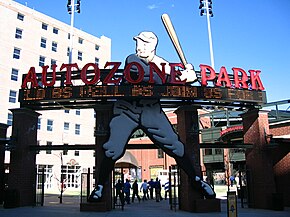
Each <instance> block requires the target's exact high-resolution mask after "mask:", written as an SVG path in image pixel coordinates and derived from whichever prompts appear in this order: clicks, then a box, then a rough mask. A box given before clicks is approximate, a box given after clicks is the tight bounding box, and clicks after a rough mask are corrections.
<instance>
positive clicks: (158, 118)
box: [141, 104, 216, 198]
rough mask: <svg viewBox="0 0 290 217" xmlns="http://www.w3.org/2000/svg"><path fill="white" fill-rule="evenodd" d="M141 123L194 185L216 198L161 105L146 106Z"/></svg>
mask: <svg viewBox="0 0 290 217" xmlns="http://www.w3.org/2000/svg"><path fill="white" fill-rule="evenodd" d="M141 124H142V126H143V128H144V131H145V132H146V134H147V135H148V136H149V137H150V138H151V139H152V140H153V142H154V143H155V144H156V145H158V146H159V147H160V148H162V149H163V150H164V152H165V153H166V154H168V155H169V156H171V157H173V158H174V159H175V160H176V163H177V164H178V166H179V167H180V168H182V169H183V170H184V172H185V173H186V174H187V175H188V176H189V177H190V178H191V180H192V182H191V183H192V185H193V186H194V187H195V188H199V190H200V191H201V192H202V193H203V195H204V196H205V197H206V198H215V196H216V194H215V192H214V190H213V188H212V187H211V186H210V184H208V183H207V182H205V181H203V180H202V179H201V178H200V177H199V176H197V175H196V174H197V173H196V171H195V168H194V164H193V160H191V159H190V157H189V156H188V155H187V154H186V153H185V152H184V144H183V143H182V142H181V141H180V139H179V137H178V135H177V133H176V132H175V131H174V129H173V127H172V125H171V123H170V121H169V120H168V118H167V116H166V114H165V113H164V112H163V110H162V109H161V107H160V105H158V104H155V105H152V106H151V107H148V108H147V107H144V109H143V112H142V116H141Z"/></svg>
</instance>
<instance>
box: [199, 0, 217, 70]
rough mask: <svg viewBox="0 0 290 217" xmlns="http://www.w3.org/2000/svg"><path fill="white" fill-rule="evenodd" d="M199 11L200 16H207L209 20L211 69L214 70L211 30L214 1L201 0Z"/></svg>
mask: <svg viewBox="0 0 290 217" xmlns="http://www.w3.org/2000/svg"><path fill="white" fill-rule="evenodd" d="M199 9H201V10H200V16H203V15H206V18H207V30H208V40H209V51H210V61H211V67H212V68H213V69H214V57H213V47H212V37H211V28H210V17H213V12H212V0H200V5H199Z"/></svg>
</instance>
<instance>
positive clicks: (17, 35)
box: [15, 28, 23, 39]
mask: <svg viewBox="0 0 290 217" xmlns="http://www.w3.org/2000/svg"><path fill="white" fill-rule="evenodd" d="M22 31H23V30H22V29H19V28H16V32H15V38H17V39H21V38H22Z"/></svg>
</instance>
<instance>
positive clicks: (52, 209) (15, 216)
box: [0, 200, 290, 217]
mask: <svg viewBox="0 0 290 217" xmlns="http://www.w3.org/2000/svg"><path fill="white" fill-rule="evenodd" d="M221 206H222V211H221V212H219V213H190V212H184V211H181V210H176V211H174V210H170V207H169V204H168V200H163V201H161V202H159V203H157V202H155V200H148V201H144V202H142V201H141V203H138V202H137V203H133V204H130V205H125V207H124V210H123V211H122V210H121V209H120V208H116V209H113V210H112V211H110V212H80V211H79V204H76V203H74V202H69V201H67V202H64V203H63V204H59V203H50V204H49V205H45V206H43V207H40V206H39V207H20V208H14V209H4V208H3V207H0V216H1V217H125V216H126V217H128V216H138V217H155V216H156V217H171V216H175V217H176V216H177V217H189V216H190V217H212V216H216V217H227V207H226V200H222V201H221ZM289 216H290V207H286V208H285V210H284V211H272V210H261V209H249V208H241V206H240V204H238V217H289Z"/></svg>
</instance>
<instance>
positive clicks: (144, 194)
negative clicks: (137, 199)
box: [140, 179, 148, 201]
mask: <svg viewBox="0 0 290 217" xmlns="http://www.w3.org/2000/svg"><path fill="white" fill-rule="evenodd" d="M142 189H143V198H142V200H143V201H144V200H147V199H148V198H147V196H148V183H147V180H146V179H144V182H143V183H142V185H141V187H140V191H141V190H142Z"/></svg>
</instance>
